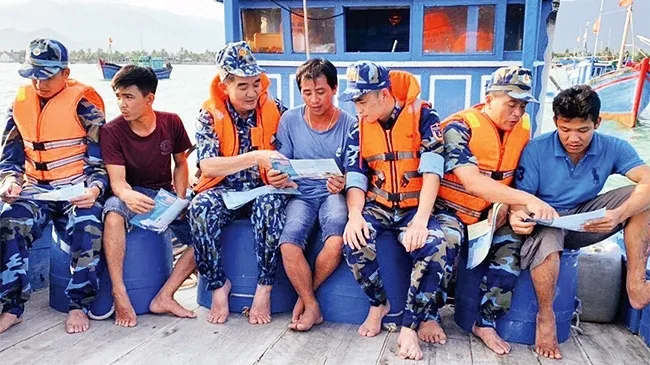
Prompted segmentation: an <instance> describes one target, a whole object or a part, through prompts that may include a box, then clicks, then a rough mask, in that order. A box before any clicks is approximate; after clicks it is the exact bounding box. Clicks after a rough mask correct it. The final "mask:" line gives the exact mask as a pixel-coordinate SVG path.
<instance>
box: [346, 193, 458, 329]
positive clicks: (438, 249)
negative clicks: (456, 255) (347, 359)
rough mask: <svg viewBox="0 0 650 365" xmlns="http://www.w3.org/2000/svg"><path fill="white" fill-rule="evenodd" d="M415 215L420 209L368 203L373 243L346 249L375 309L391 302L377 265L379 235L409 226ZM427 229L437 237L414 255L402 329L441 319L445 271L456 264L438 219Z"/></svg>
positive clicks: (431, 238)
mask: <svg viewBox="0 0 650 365" xmlns="http://www.w3.org/2000/svg"><path fill="white" fill-rule="evenodd" d="M415 213H416V209H408V210H387V209H385V208H382V207H380V206H378V205H375V204H372V203H369V204H366V206H365V207H364V210H363V217H364V219H365V220H366V222H367V224H368V226H369V228H370V240H368V241H367V245H366V246H364V247H362V248H361V249H359V250H357V249H354V248H351V247H350V246H348V245H345V246H344V254H345V258H346V260H347V263H348V266H350V268H351V269H352V272H353V274H354V277H355V279H356V280H357V282H358V283H359V285H360V286H361V289H362V290H363V291H364V293H365V294H366V295H367V296H368V299H369V300H370V305H372V306H379V305H384V304H386V303H387V298H386V291H385V289H384V283H383V281H382V279H381V276H380V275H379V263H378V262H377V246H376V245H377V236H378V235H379V234H381V233H382V232H383V231H384V230H386V229H389V228H392V229H399V228H402V227H406V226H407V225H408V224H409V223H410V221H411V219H413V216H414V215H415ZM427 227H428V229H429V230H430V231H433V232H434V233H433V235H432V236H433V237H431V236H430V238H429V239H428V240H427V243H426V244H425V245H424V246H423V247H422V248H419V249H417V250H414V251H413V252H411V253H410V255H411V258H412V259H413V269H412V272H411V283H410V286H409V289H408V296H407V299H406V308H405V309H404V317H403V319H402V326H406V327H409V328H412V329H417V328H418V326H419V325H420V323H422V322H423V321H425V320H430V319H434V320H439V315H438V304H437V302H436V298H435V296H436V292H437V291H438V286H439V284H440V281H441V278H442V277H444V276H445V275H444V272H445V271H451V267H450V266H451V265H452V264H453V261H450V260H449V255H448V247H447V243H446V240H445V239H444V234H443V233H442V231H441V230H440V226H439V225H438V222H437V221H436V219H435V218H434V217H430V218H429V222H428V225H427Z"/></svg>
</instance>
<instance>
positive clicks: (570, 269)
mask: <svg viewBox="0 0 650 365" xmlns="http://www.w3.org/2000/svg"><path fill="white" fill-rule="evenodd" d="M579 252H580V251H578V250H575V251H569V250H566V251H564V252H563V254H562V257H561V259H560V274H559V277H558V284H557V287H556V292H555V301H554V302H553V310H554V311H555V321H556V326H557V336H558V341H559V342H564V341H566V340H567V339H568V338H569V335H570V330H571V319H572V318H573V312H574V311H575V309H576V305H577V302H576V296H577V284H578V272H577V268H578V255H579ZM486 270H487V262H484V263H483V264H481V265H479V266H478V267H477V268H474V269H472V270H467V269H466V258H465V257H464V256H463V255H459V260H458V277H457V281H456V297H455V303H456V304H455V313H454V320H455V321H456V323H457V324H458V325H459V326H460V327H461V328H463V329H464V330H465V331H468V332H469V331H471V330H472V325H473V324H474V323H475V322H476V319H477V316H478V310H479V304H480V300H481V298H480V297H479V285H480V283H481V279H482V278H483V275H485V273H486ZM538 308H539V307H538V306H537V297H536V296H535V290H534V288H533V283H532V280H531V278H530V272H529V271H528V270H523V271H522V272H521V275H520V276H519V280H518V281H517V285H516V287H515V290H514V294H513V297H512V306H511V308H510V311H509V312H508V313H507V314H506V315H505V316H503V317H502V318H500V319H499V320H497V333H498V334H499V336H501V337H502V338H503V339H504V340H506V341H510V342H516V343H522V344H527V345H532V344H534V343H535V323H536V319H537V312H538Z"/></svg>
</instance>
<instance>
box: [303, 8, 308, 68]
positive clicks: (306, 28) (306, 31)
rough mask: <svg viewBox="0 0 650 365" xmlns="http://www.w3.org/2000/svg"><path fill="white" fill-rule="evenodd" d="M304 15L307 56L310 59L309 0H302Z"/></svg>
mask: <svg viewBox="0 0 650 365" xmlns="http://www.w3.org/2000/svg"><path fill="white" fill-rule="evenodd" d="M302 15H303V20H304V24H305V54H306V55H307V59H309V17H308V15H307V0H302Z"/></svg>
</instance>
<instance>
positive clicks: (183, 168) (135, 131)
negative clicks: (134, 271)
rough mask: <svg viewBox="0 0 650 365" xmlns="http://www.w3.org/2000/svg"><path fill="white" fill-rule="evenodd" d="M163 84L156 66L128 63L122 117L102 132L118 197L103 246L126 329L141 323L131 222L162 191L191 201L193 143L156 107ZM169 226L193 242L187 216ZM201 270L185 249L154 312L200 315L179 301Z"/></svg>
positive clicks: (110, 204)
mask: <svg viewBox="0 0 650 365" xmlns="http://www.w3.org/2000/svg"><path fill="white" fill-rule="evenodd" d="M157 86H158V78H157V77H156V74H155V73H154V72H153V70H151V68H148V67H141V66H135V65H128V66H124V67H122V68H121V69H120V70H119V71H118V72H117V73H116V74H115V76H114V77H113V80H112V82H111V87H112V88H113V91H114V92H115V96H116V97H117V102H118V106H119V108H120V112H121V115H120V116H118V117H117V118H115V119H113V120H112V121H111V122H110V123H108V124H107V125H106V126H105V127H104V128H102V131H101V148H102V156H103V158H104V162H105V163H106V169H107V170H108V176H109V178H110V184H111V190H112V191H113V195H114V196H112V197H110V198H109V199H108V200H107V201H106V204H105V206H104V228H105V229H104V238H103V244H104V246H103V249H104V255H105V256H106V264H107V267H108V273H109V275H110V278H111V283H112V286H113V287H112V292H113V298H114V299H115V324H116V325H118V326H122V327H133V326H135V325H136V324H137V318H136V314H135V310H134V309H133V306H132V305H131V300H130V299H129V296H128V295H127V292H126V286H125V285H124V276H123V274H124V255H125V251H126V232H127V231H129V230H130V229H131V228H132V225H131V224H130V223H129V222H130V220H131V219H132V218H133V217H134V216H135V215H137V214H144V213H147V212H150V211H151V210H152V209H153V208H154V205H155V203H154V200H153V199H154V198H155V197H156V194H157V193H158V190H160V189H165V190H167V191H169V192H172V193H174V194H175V195H176V196H177V197H178V198H180V199H185V198H186V192H187V187H188V178H189V176H188V164H187V159H186V152H187V151H188V150H189V149H190V148H191V147H192V142H191V141H190V138H189V137H188V135H187V132H186V131H185V127H184V126H183V122H182V121H181V119H180V117H179V116H178V115H176V114H173V113H166V112H161V111H156V110H154V109H153V103H154V100H155V98H156V97H155V94H156V88H157ZM172 160H174V169H173V174H172V164H171V162H172ZM169 227H170V228H171V230H172V232H173V233H174V235H175V237H176V238H177V239H178V240H179V241H181V242H185V243H190V240H191V235H190V226H189V222H188V220H187V219H184V218H182V219H176V220H175V221H174V222H172V224H170V226H169ZM195 269H196V264H195V263H194V251H193V249H191V248H190V249H189V250H186V251H185V252H183V254H182V256H181V257H180V258H179V260H178V261H177V262H176V265H175V266H174V270H173V271H172V274H171V276H170V278H169V279H168V280H167V282H166V283H165V285H164V286H163V287H162V289H160V292H159V293H158V295H157V296H156V297H155V298H154V299H153V301H152V302H151V304H150V305H149V309H150V310H151V312H153V313H170V314H173V315H175V316H178V317H182V318H194V317H196V314H195V313H194V312H192V311H190V310H187V309H185V308H183V307H182V306H181V305H180V304H179V303H178V302H177V301H176V300H174V293H175V292H176V290H177V289H178V288H179V287H180V286H181V284H183V281H184V280H185V279H186V278H187V277H188V276H189V275H191V274H192V273H193V272H194V270H195Z"/></svg>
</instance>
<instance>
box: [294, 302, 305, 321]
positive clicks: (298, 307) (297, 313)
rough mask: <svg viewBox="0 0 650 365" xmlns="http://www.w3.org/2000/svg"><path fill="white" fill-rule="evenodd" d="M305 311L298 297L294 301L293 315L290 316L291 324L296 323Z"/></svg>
mask: <svg viewBox="0 0 650 365" xmlns="http://www.w3.org/2000/svg"><path fill="white" fill-rule="evenodd" d="M304 311H305V303H303V301H302V299H300V297H299V298H298V300H296V305H295V306H294V307H293V313H292V314H291V323H295V322H298V320H299V319H300V316H302V313H303V312H304Z"/></svg>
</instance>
